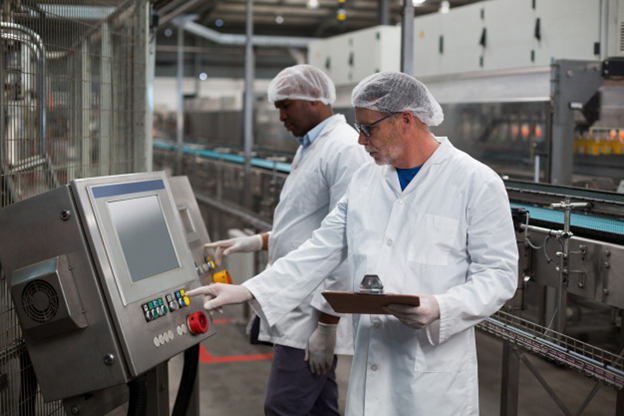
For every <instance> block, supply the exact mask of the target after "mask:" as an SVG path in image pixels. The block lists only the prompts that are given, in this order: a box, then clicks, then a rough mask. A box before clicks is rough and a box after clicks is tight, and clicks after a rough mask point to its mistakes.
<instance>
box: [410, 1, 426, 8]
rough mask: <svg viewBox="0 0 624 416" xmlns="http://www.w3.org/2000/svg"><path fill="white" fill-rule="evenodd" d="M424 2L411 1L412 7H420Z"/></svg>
mask: <svg viewBox="0 0 624 416" xmlns="http://www.w3.org/2000/svg"><path fill="white" fill-rule="evenodd" d="M424 2H425V0H412V5H413V6H414V7H417V6H420V5H421V4H423V3H424Z"/></svg>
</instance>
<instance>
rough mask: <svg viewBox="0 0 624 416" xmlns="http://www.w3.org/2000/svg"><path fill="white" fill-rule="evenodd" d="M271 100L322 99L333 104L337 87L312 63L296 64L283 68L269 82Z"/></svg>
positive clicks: (328, 103)
mask: <svg viewBox="0 0 624 416" xmlns="http://www.w3.org/2000/svg"><path fill="white" fill-rule="evenodd" d="M268 95H269V102H271V103H275V102H277V101H282V100H305V101H320V102H322V103H323V104H327V105H332V104H333V103H334V101H336V87H335V86H334V83H333V82H332V80H331V79H329V77H328V76H327V75H326V74H325V73H324V72H323V71H321V70H320V69H318V68H316V67H313V66H312V65H295V66H291V67H288V68H286V69H284V70H282V71H281V72H280V73H279V74H277V75H276V76H275V78H273V80H272V81H271V82H270V83H269V88H268Z"/></svg>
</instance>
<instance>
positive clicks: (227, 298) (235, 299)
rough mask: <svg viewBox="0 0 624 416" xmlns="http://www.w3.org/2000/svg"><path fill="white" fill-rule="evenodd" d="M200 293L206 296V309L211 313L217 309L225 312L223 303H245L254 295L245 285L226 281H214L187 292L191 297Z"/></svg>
mask: <svg viewBox="0 0 624 416" xmlns="http://www.w3.org/2000/svg"><path fill="white" fill-rule="evenodd" d="M198 295H203V296H204V309H206V310H207V311H208V312H210V314H211V315H212V313H213V311H214V310H215V309H216V310H217V311H219V312H220V313H223V309H221V306H223V305H232V304H235V303H243V302H247V301H249V300H252V299H253V295H252V294H251V292H250V291H249V290H247V288H246V287H245V286H239V285H228V284H224V283H213V284H211V285H208V286H202V287H198V288H197V289H193V290H189V291H188V292H186V296H189V297H191V296H198Z"/></svg>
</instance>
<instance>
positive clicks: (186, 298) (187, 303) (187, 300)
mask: <svg viewBox="0 0 624 416" xmlns="http://www.w3.org/2000/svg"><path fill="white" fill-rule="evenodd" d="M190 304H191V300H190V299H189V298H188V296H184V305H185V306H188V305H190Z"/></svg>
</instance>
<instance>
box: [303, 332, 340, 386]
mask: <svg viewBox="0 0 624 416" xmlns="http://www.w3.org/2000/svg"><path fill="white" fill-rule="evenodd" d="M337 329H338V325H333V324H324V323H322V322H319V323H318V325H317V327H316V329H315V330H314V332H313V333H312V335H311V336H310V339H309V340H308V346H307V347H306V351H305V360H306V361H307V362H308V365H309V366H310V371H311V372H312V374H316V375H318V376H320V375H322V374H325V373H326V372H328V371H329V370H330V369H331V367H332V365H333V363H334V350H335V349H336V330H337Z"/></svg>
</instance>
